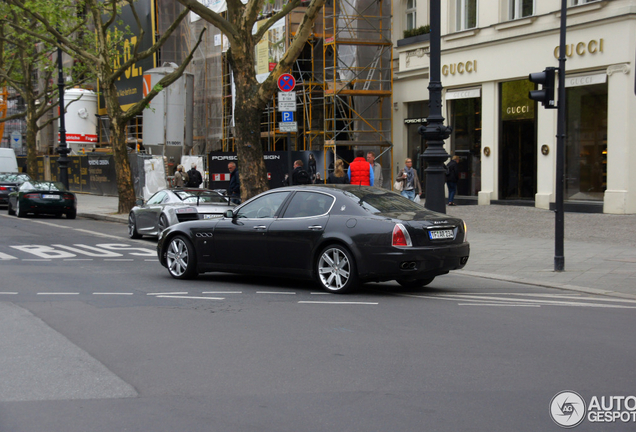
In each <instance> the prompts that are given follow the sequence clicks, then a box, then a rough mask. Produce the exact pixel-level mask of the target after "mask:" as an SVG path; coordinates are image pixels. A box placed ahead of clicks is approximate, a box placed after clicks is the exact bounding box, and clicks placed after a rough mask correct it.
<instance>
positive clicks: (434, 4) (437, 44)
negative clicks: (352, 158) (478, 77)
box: [418, 0, 451, 213]
mask: <svg viewBox="0 0 636 432" xmlns="http://www.w3.org/2000/svg"><path fill="white" fill-rule="evenodd" d="M430 13H431V45H430V47H431V48H430V66H429V84H428V90H429V104H428V106H429V108H430V109H429V116H428V118H427V119H426V125H422V126H420V127H419V129H418V132H419V133H420V135H422V136H423V137H424V139H425V140H426V143H427V145H428V146H427V147H426V150H424V153H422V154H421V155H420V157H421V158H422V159H424V161H425V162H426V164H427V168H426V170H425V172H426V201H425V204H424V207H426V208H427V209H429V210H433V211H436V212H439V213H446V199H445V196H444V185H445V183H446V168H445V166H444V161H446V160H447V159H448V157H449V154H448V153H447V152H446V150H445V149H444V140H445V139H447V138H448V137H449V136H450V133H451V128H450V127H448V126H445V125H444V117H442V88H443V87H442V82H441V72H440V69H441V68H440V64H441V32H440V22H441V18H440V0H431V3H430Z"/></svg>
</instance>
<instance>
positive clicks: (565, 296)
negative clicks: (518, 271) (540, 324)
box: [472, 293, 636, 303]
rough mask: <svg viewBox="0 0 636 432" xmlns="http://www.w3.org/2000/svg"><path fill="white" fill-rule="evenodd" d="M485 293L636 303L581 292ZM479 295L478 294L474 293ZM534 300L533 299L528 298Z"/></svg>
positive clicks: (635, 301) (634, 301)
mask: <svg viewBox="0 0 636 432" xmlns="http://www.w3.org/2000/svg"><path fill="white" fill-rule="evenodd" d="M484 294H498V295H516V296H532V297H548V298H564V299H572V300H592V301H599V302H617V303H636V300H629V299H621V298H602V297H582V296H581V294H519V293H480V294H479V295H484ZM472 295H474V296H476V297H477V296H478V295H477V294H472ZM528 301H533V300H528Z"/></svg>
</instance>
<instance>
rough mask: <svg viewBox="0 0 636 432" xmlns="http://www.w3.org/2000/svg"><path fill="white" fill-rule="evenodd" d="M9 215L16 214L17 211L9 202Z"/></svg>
mask: <svg viewBox="0 0 636 432" xmlns="http://www.w3.org/2000/svg"><path fill="white" fill-rule="evenodd" d="M7 213H8V214H9V215H11V216H13V215H14V214H15V210H13V207H12V206H11V201H9V202H7Z"/></svg>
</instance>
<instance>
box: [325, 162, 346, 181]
mask: <svg viewBox="0 0 636 432" xmlns="http://www.w3.org/2000/svg"><path fill="white" fill-rule="evenodd" d="M327 184H349V176H347V173H345V171H344V162H343V161H342V159H338V160H337V161H336V167H335V169H334V171H333V172H332V173H331V174H329V177H327Z"/></svg>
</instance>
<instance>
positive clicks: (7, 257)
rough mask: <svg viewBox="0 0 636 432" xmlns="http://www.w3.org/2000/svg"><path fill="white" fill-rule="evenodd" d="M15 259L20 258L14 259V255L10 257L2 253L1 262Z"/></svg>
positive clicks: (0, 254)
mask: <svg viewBox="0 0 636 432" xmlns="http://www.w3.org/2000/svg"><path fill="white" fill-rule="evenodd" d="M14 259H18V258H16V257H14V256H13V255H9V254H6V253H2V252H0V261H2V260H14Z"/></svg>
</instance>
